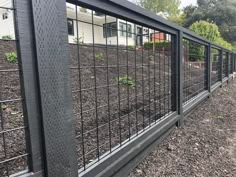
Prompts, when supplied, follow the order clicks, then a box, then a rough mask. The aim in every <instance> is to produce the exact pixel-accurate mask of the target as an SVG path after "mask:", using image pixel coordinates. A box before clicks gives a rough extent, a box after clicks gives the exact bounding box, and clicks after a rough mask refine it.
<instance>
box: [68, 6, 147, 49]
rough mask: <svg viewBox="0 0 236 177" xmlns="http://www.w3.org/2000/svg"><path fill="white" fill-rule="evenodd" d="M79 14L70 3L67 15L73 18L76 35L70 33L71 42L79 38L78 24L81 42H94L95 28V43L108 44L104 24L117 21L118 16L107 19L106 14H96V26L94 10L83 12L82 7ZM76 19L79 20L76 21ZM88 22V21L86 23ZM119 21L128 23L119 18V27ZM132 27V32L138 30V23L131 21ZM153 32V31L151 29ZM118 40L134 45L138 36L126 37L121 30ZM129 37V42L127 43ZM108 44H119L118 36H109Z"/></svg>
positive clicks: (122, 43)
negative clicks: (104, 35) (104, 34)
mask: <svg viewBox="0 0 236 177" xmlns="http://www.w3.org/2000/svg"><path fill="white" fill-rule="evenodd" d="M77 11H78V15H77V18H76V10H75V6H73V5H68V6H67V17H68V18H69V19H73V21H74V35H69V36H68V40H69V43H75V42H74V39H76V38H77V24H78V33H79V39H80V42H83V43H87V44H92V43H93V30H92V29H93V28H94V34H95V35H94V43H95V44H106V38H104V37H103V25H104V24H105V22H106V23H110V22H116V18H114V17H111V16H107V18H106V20H105V16H96V15H94V21H93V23H94V27H93V26H92V25H91V23H92V14H91V13H92V12H91V11H90V10H87V13H85V12H81V11H80V7H79V8H78V9H77ZM76 19H77V20H78V22H77V23H76ZM86 22H87V23H86ZM119 22H123V23H126V21H124V20H121V19H118V26H117V27H118V28H119ZM128 24H130V25H131V28H132V33H135V32H136V29H135V28H136V25H134V24H133V23H129V22H128ZM150 33H151V31H150ZM118 37H119V39H118V42H119V45H124V46H125V45H126V44H128V45H132V46H134V45H135V44H136V36H135V35H134V34H132V37H128V38H126V37H124V36H121V32H120V31H119V32H118ZM127 39H128V43H127ZM148 41H149V39H148V38H147V37H143V42H148ZM107 44H110V45H117V37H116V36H115V37H108V38H107Z"/></svg>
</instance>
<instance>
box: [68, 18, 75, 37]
mask: <svg viewBox="0 0 236 177" xmlns="http://www.w3.org/2000/svg"><path fill="white" fill-rule="evenodd" d="M67 24H68V34H69V35H74V22H73V20H71V19H68V20H67Z"/></svg>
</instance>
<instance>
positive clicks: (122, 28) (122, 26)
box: [119, 22, 132, 38]
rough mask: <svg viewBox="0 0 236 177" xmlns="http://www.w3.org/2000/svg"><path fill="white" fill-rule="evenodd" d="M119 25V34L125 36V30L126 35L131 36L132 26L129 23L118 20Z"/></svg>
mask: <svg viewBox="0 0 236 177" xmlns="http://www.w3.org/2000/svg"><path fill="white" fill-rule="evenodd" d="M119 27H120V36H123V37H126V32H127V33H128V37H130V38H132V26H131V25H130V24H126V23H123V22H120V24H119ZM126 27H127V28H126Z"/></svg>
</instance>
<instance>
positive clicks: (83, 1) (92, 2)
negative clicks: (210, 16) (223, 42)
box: [67, 0, 236, 54]
mask: <svg viewBox="0 0 236 177" xmlns="http://www.w3.org/2000/svg"><path fill="white" fill-rule="evenodd" d="M67 2H68V3H72V4H77V5H82V6H84V7H87V8H93V9H94V10H100V11H104V12H107V13H110V14H113V15H116V16H119V17H121V18H122V17H123V18H127V19H129V20H130V21H134V22H137V21H136V19H135V20H134V19H132V16H127V14H124V13H116V11H114V9H117V8H118V9H120V10H126V11H128V12H130V13H132V14H135V15H139V16H142V17H143V18H146V19H149V20H152V21H155V22H158V25H157V26H158V28H159V29H160V30H163V31H166V32H169V33H171V34H178V32H179V31H182V32H183V34H184V35H185V37H186V38H188V39H190V40H193V41H195V42H198V43H201V44H204V45H206V44H212V45H213V46H215V47H217V48H219V49H222V50H224V51H227V52H232V51H230V50H229V49H226V48H224V47H222V46H220V45H217V44H215V43H212V42H211V41H209V40H207V39H205V38H204V37H201V36H199V35H197V34H196V33H194V32H192V31H190V30H188V29H186V28H184V27H181V26H179V25H177V24H175V23H172V22H170V21H168V20H166V19H165V18H163V17H161V16H159V15H157V14H155V13H153V12H151V11H148V10H146V9H144V8H142V7H140V6H137V5H135V4H134V3H132V2H129V1H127V0H119V1H118V0H67ZM108 7H109V8H108ZM145 22H146V21H145ZM145 25H149V24H145ZM150 26H152V25H151V24H150ZM232 53H234V54H236V53H235V52H232Z"/></svg>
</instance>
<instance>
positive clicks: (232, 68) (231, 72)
mask: <svg viewBox="0 0 236 177" xmlns="http://www.w3.org/2000/svg"><path fill="white" fill-rule="evenodd" d="M229 65H230V67H229V68H230V69H229V73H230V74H233V70H234V55H233V54H230V63H229Z"/></svg>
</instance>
